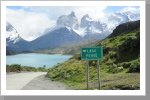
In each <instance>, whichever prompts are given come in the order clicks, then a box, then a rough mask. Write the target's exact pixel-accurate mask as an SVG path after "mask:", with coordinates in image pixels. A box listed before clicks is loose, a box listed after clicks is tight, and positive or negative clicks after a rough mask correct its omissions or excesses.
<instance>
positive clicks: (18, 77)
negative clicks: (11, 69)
mask: <svg viewBox="0 0 150 100" xmlns="http://www.w3.org/2000/svg"><path fill="white" fill-rule="evenodd" d="M45 74H46V72H27V73H15V74H7V75H6V89H7V90H20V89H21V88H22V87H24V86H25V85H26V84H27V83H28V82H30V81H31V80H32V79H34V78H36V77H37V76H40V75H45Z"/></svg>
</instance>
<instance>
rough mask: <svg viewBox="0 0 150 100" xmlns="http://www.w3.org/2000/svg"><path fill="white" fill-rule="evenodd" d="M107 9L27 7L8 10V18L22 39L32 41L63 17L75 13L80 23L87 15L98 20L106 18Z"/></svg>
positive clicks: (103, 7) (92, 7) (90, 7)
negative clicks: (105, 10) (104, 11)
mask: <svg viewBox="0 0 150 100" xmlns="http://www.w3.org/2000/svg"><path fill="white" fill-rule="evenodd" d="M105 8H106V6H99V7H95V6H88V7H87V6H49V7H48V6H25V7H22V9H20V10H12V9H8V8H7V10H6V13H7V14H6V18H7V21H8V22H10V23H11V24H12V25H13V26H14V27H15V28H16V29H17V31H18V33H19V34H20V36H21V37H22V38H24V39H27V40H32V39H34V38H36V37H38V36H39V35H41V34H42V33H43V32H44V30H45V29H46V28H49V27H51V26H52V25H54V24H55V22H56V20H57V19H58V17H59V16H61V15H68V14H70V13H71V11H74V12H75V15H76V17H77V18H78V20H79V22H80V19H81V18H82V17H83V16H84V15H85V14H89V16H90V17H92V18H93V19H94V20H97V19H100V18H102V17H104V15H105V14H104V13H103V10H104V9H105Z"/></svg>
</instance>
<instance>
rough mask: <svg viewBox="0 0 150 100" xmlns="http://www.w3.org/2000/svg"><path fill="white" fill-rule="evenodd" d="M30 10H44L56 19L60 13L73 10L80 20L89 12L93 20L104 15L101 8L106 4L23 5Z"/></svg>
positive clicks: (64, 13)
mask: <svg viewBox="0 0 150 100" xmlns="http://www.w3.org/2000/svg"><path fill="white" fill-rule="evenodd" d="M23 8H26V9H27V8H28V9H30V10H31V11H34V12H35V11H36V12H46V13H47V14H48V15H49V17H50V18H51V19H52V20H57V19H58V17H59V16H61V15H68V14H70V13H71V11H74V12H75V15H76V17H77V18H78V19H79V20H80V19H81V18H82V17H83V16H84V15H85V14H89V16H91V17H92V18H93V19H94V20H96V19H98V18H101V17H104V15H105V13H103V10H104V9H105V8H106V6H50V7H45V6H41V7H35V6H34V7H33V6H29V7H23Z"/></svg>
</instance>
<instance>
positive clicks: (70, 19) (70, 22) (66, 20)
mask: <svg viewBox="0 0 150 100" xmlns="http://www.w3.org/2000/svg"><path fill="white" fill-rule="evenodd" d="M78 25H79V23H78V19H77V18H76V16H75V13H74V12H73V11H72V12H71V14H69V15H68V16H66V15H62V16H60V17H59V18H58V20H57V29H58V28H61V27H70V28H72V29H77V28H78Z"/></svg>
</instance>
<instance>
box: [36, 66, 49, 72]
mask: <svg viewBox="0 0 150 100" xmlns="http://www.w3.org/2000/svg"><path fill="white" fill-rule="evenodd" d="M37 70H38V71H40V72H47V71H48V70H47V69H45V68H43V67H39V68H37Z"/></svg>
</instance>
